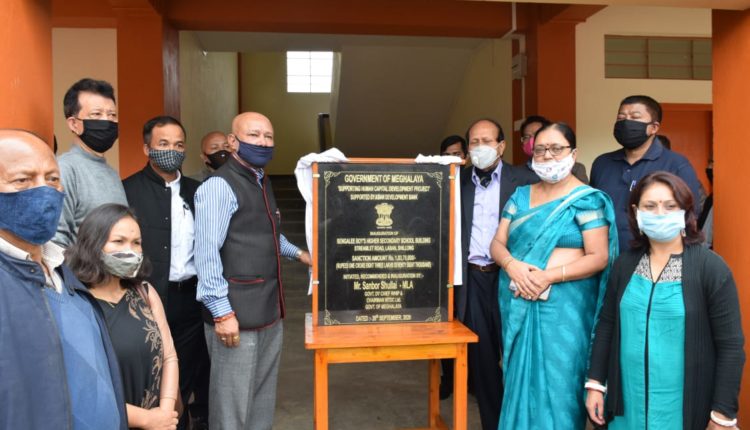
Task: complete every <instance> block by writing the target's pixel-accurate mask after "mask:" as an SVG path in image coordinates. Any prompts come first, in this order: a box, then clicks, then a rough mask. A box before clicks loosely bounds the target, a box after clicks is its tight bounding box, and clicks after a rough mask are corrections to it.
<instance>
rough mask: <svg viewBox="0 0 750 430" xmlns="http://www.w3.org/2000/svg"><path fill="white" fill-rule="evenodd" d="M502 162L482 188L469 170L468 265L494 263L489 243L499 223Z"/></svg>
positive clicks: (473, 172)
mask: <svg viewBox="0 0 750 430" xmlns="http://www.w3.org/2000/svg"><path fill="white" fill-rule="evenodd" d="M502 168H503V162H502V161H500V162H499V163H497V167H496V168H495V170H494V171H493V172H492V181H491V182H490V184H489V185H488V186H487V188H485V187H483V186H482V185H481V184H480V183H479V176H477V173H476V171H475V170H474V169H471V180H472V182H474V187H475V188H474V218H473V219H472V220H471V236H470V239H469V263H472V264H477V265H480V266H486V265H488V264H491V263H493V262H494V260H492V257H490V243H491V242H492V238H493V237H495V232H496V231H497V225H498V223H499V222H500V211H501V210H502V208H501V207H500V171H501V170H502Z"/></svg>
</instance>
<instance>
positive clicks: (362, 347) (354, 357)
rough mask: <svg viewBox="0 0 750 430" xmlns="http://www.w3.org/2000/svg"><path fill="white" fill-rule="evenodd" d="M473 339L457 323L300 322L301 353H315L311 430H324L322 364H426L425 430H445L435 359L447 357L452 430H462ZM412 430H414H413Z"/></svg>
mask: <svg viewBox="0 0 750 430" xmlns="http://www.w3.org/2000/svg"><path fill="white" fill-rule="evenodd" d="M477 340H478V338H477V335H476V334H474V333H473V332H472V331H471V330H469V329H468V328H466V326H464V325H463V324H461V323H460V322H458V321H449V322H442V323H409V324H370V325H341V326H321V325H314V324H313V319H312V315H311V314H307V315H306V318H305V348H307V349H311V350H314V351H315V388H314V390H315V409H314V410H315V427H314V428H315V430H328V365H329V364H334V363H368V362H377V361H402V360H428V368H429V376H428V386H429V394H428V409H427V410H428V412H427V422H428V426H427V427H420V428H419V430H427V429H430V430H437V429H445V430H447V429H448V428H449V427H448V425H447V424H446V423H445V421H444V420H443V418H442V417H441V415H440V399H439V395H440V394H439V390H440V359H441V358H453V359H455V361H454V380H453V429H454V430H466V390H467V387H466V384H467V363H466V351H467V344H468V343H473V342H477ZM414 430H416V429H414Z"/></svg>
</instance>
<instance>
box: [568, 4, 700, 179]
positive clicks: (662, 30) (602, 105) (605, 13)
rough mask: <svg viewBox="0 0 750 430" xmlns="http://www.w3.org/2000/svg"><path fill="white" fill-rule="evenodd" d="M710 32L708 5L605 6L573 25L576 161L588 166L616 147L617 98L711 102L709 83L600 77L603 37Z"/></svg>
mask: <svg viewBox="0 0 750 430" xmlns="http://www.w3.org/2000/svg"><path fill="white" fill-rule="evenodd" d="M605 34H608V35H609V34H613V35H631V36H680V37H681V36H686V37H710V36H711V10H710V9H683V8H663V7H632V6H609V7H607V8H605V9H603V10H602V11H600V12H599V13H597V14H595V15H593V16H592V17H590V18H589V19H588V20H587V21H586V22H584V23H581V24H578V26H577V27H576V118H577V125H576V133H577V138H578V147H579V149H578V151H579V153H578V160H579V161H580V162H582V163H584V164H585V165H586V167H587V168H588V169H590V167H591V163H592V162H593V161H594V159H595V158H596V156H597V155H599V154H601V153H604V152H609V151H613V150H615V149H618V148H619V147H620V146H619V145H618V144H617V142H616V141H615V140H614V138H613V137H612V128H613V126H614V122H615V117H616V115H617V109H618V107H619V103H620V101H621V100H622V99H623V98H625V97H627V96H629V95H633V94H645V95H649V96H651V97H653V98H655V99H656V100H657V101H659V102H660V103H711V81H686V80H672V79H604V35H605Z"/></svg>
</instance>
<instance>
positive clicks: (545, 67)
mask: <svg viewBox="0 0 750 430" xmlns="http://www.w3.org/2000/svg"><path fill="white" fill-rule="evenodd" d="M518 8H519V10H520V13H519V14H520V15H521V18H520V19H519V23H520V24H519V28H520V30H519V33H522V34H524V35H526V56H527V62H528V63H527V67H528V72H527V74H526V79H525V83H524V84H525V112H521V110H522V109H521V108H520V104H521V98H520V96H519V95H518V94H517V93H518V92H520V91H521V85H520V84H514V87H513V88H514V94H515V95H514V105H515V106H514V116H513V120H514V121H518V120H520V119H524V118H525V117H526V116H529V115H542V116H544V117H547V118H549V119H550V120H552V121H564V122H567V123H568V124H570V126H571V127H573V129H574V130H575V125H576V25H577V24H578V22H580V21H579V20H568V19H565V20H558V19H554V17H553V18H550V19H547V15H548V14H547V13H546V11H548V10H549V7H547V6H541V5H531V4H527V5H519V6H518ZM594 12H595V11H594ZM592 13H593V12H592ZM584 19H585V18H584ZM519 112H520V114H518V113H519ZM516 115H518V116H516ZM515 136H517V137H520V135H518V134H516V135H515ZM513 149H514V151H513V162H514V163H516V164H521V163H525V162H526V159H527V157H526V154H524V153H523V151H522V150H521V144H520V139H514V148H513Z"/></svg>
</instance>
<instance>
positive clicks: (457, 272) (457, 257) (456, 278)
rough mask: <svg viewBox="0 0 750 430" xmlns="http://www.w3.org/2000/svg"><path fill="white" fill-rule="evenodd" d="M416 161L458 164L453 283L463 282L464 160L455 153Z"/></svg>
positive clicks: (455, 180) (455, 181) (459, 283)
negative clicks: (462, 200)
mask: <svg viewBox="0 0 750 430" xmlns="http://www.w3.org/2000/svg"><path fill="white" fill-rule="evenodd" d="M414 161H415V162H416V163H437V164H454V163H455V164H458V165H457V166H456V178H455V179H454V180H453V221H454V226H453V285H461V284H462V283H463V267H462V266H461V263H462V262H461V176H460V175H461V165H460V163H461V162H462V161H463V160H461V158H459V157H456V156H455V155H422V154H419V155H418V156H417V158H415V159H414Z"/></svg>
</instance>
